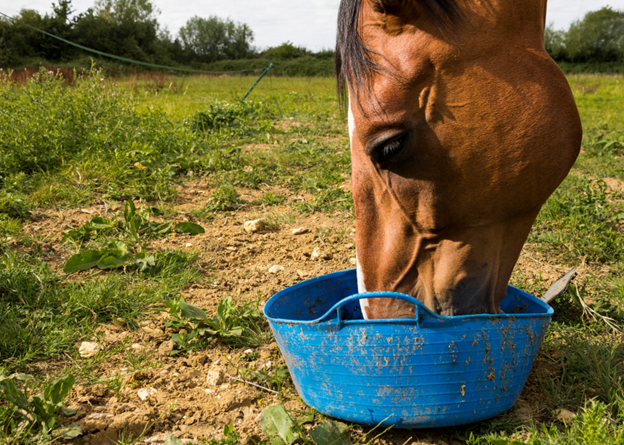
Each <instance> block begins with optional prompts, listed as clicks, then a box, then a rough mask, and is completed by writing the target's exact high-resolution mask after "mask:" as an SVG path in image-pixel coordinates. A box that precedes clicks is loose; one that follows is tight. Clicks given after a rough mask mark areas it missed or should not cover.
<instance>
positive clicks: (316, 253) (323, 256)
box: [310, 247, 332, 260]
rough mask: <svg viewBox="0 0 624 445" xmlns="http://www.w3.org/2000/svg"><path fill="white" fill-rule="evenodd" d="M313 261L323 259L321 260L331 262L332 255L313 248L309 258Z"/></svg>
mask: <svg viewBox="0 0 624 445" xmlns="http://www.w3.org/2000/svg"><path fill="white" fill-rule="evenodd" d="M310 258H312V259H313V260H318V259H323V260H331V259H332V254H331V253H329V252H325V251H324V250H322V249H320V248H318V247H315V248H314V250H313V251H312V255H311V256H310Z"/></svg>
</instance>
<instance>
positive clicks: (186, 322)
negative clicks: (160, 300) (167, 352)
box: [165, 296, 271, 354]
mask: <svg viewBox="0 0 624 445" xmlns="http://www.w3.org/2000/svg"><path fill="white" fill-rule="evenodd" d="M258 304H259V302H258V301H256V302H252V303H247V304H245V305H243V306H235V305H234V304H233V303H232V297H226V298H224V299H222V300H221V301H220V302H219V306H218V308H217V314H216V315H215V317H214V318H213V319H212V320H211V319H209V318H208V316H207V315H206V312H205V311H204V310H203V309H201V308H198V307H197V306H193V305H190V304H188V303H186V301H184V298H183V297H182V296H180V297H178V298H167V299H166V300H165V305H166V307H167V312H168V313H169V316H170V317H171V320H170V321H168V322H167V323H166V324H165V326H167V327H172V328H174V329H177V330H178V332H177V333H176V334H174V335H173V336H172V340H173V341H174V342H175V343H176V345H177V346H178V349H177V350H175V351H174V352H173V354H177V353H179V352H190V351H194V350H198V349H203V348H204V347H205V346H206V344H208V343H209V342H210V341H212V339H213V337H216V338H219V340H220V341H221V342H223V343H224V344H226V345H228V346H230V347H233V348H234V347H252V348H253V347H258V346H261V345H263V344H266V343H268V342H269V341H270V338H271V337H270V333H269V331H268V330H267V329H266V321H265V320H264V317H263V316H262V315H261V314H260V311H259V310H258Z"/></svg>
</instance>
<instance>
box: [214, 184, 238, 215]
mask: <svg viewBox="0 0 624 445" xmlns="http://www.w3.org/2000/svg"><path fill="white" fill-rule="evenodd" d="M243 203H244V201H243V200H242V199H241V197H240V195H239V193H238V192H237V191H236V188H235V187H234V186H233V185H232V184H231V183H224V184H221V185H220V186H219V187H218V188H217V189H216V190H215V191H214V192H213V193H212V195H210V198H209V199H208V202H207V203H206V208H207V209H208V210H210V211H213V212H224V211H227V210H236V209H238V208H239V207H240V206H241V205H242V204H243Z"/></svg>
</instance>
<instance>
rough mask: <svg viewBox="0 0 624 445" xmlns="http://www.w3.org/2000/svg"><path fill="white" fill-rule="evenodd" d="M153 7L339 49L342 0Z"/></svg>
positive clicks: (163, 19) (87, 0)
mask: <svg viewBox="0 0 624 445" xmlns="http://www.w3.org/2000/svg"><path fill="white" fill-rule="evenodd" d="M52 1H53V0H0V11H1V12H4V13H5V14H9V15H15V14H16V13H18V12H19V10H20V9H22V8H25V7H27V8H30V9H36V10H38V11H40V12H42V13H44V12H51V10H52V8H51V6H50V5H51V4H52ZM517 1H523V0H517ZM93 3H94V1H93V0H73V5H74V8H75V9H76V12H77V13H80V12H83V11H85V10H86V9H87V8H89V7H90V6H92V5H93ZM153 3H154V4H155V5H156V6H157V7H158V8H159V9H160V11H161V15H160V16H159V22H160V23H161V25H165V26H167V27H168V28H169V30H170V31H171V32H172V34H174V35H175V34H177V32H178V30H179V29H180V27H181V26H182V25H184V24H185V23H186V21H187V20H188V19H189V18H191V17H193V16H194V15H198V16H200V17H208V16H210V15H217V16H219V17H222V18H227V17H229V18H231V19H232V20H234V21H238V22H244V23H247V24H248V25H250V26H251V29H252V30H253V31H254V33H255V37H256V39H255V42H254V44H255V45H256V46H258V47H260V48H265V47H267V46H276V45H280V44H281V43H283V42H285V41H287V40H289V41H291V42H293V43H294V44H295V45H299V46H304V47H307V48H309V49H312V50H315V51H318V50H320V49H323V48H333V47H334V42H335V36H336V13H337V11H338V4H339V0H153ZM603 6H611V7H613V8H614V9H620V10H624V0H609V1H604V0H549V1H548V19H547V20H548V22H549V23H550V22H554V24H555V27H556V28H558V29H561V28H567V27H568V26H569V25H570V23H571V22H572V21H574V20H576V19H578V18H581V17H583V15H584V14H585V13H586V12H588V11H592V10H596V9H599V8H601V7H603Z"/></svg>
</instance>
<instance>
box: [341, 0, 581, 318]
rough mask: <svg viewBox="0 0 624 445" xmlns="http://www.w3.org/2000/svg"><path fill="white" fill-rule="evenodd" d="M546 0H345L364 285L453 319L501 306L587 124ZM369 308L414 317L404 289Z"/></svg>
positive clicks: (347, 87) (345, 84)
mask: <svg viewBox="0 0 624 445" xmlns="http://www.w3.org/2000/svg"><path fill="white" fill-rule="evenodd" d="M545 19H546V0H523V1H517V0H342V1H341V3H340V7H339V14H338V30H337V44H336V71H337V79H338V92H339V96H340V97H341V102H342V103H343V104H344V106H345V107H348V127H349V137H350V143H351V161H352V179H351V180H352V193H353V199H354V206H355V226H356V235H355V237H356V259H357V277H358V290H359V292H365V291H394V292H401V293H404V294H408V295H411V296H413V297H415V298H417V299H418V300H420V301H421V302H422V303H424V304H425V305H426V306H427V307H428V308H429V309H431V310H432V311H434V312H436V313H438V314H441V315H447V316H454V315H466V314H479V313H488V314H496V313H501V311H500V308H499V304H500V302H501V300H502V299H503V298H504V297H505V295H506V291H507V285H508V282H509V280H510V278H511V274H512V271H513V269H514V266H515V264H516V262H517V260H518V258H519V256H520V252H521V250H522V247H523V245H524V243H525V241H526V238H527V236H528V234H529V231H530V229H531V226H532V224H533V222H534V221H535V218H536V217H537V215H538V213H539V211H540V208H541V207H542V205H543V204H544V203H545V202H546V200H547V199H548V197H549V196H550V195H551V194H552V193H553V192H554V190H555V189H556V188H557V187H558V186H559V184H560V183H561V182H562V181H563V179H564V178H565V177H566V175H567V174H568V172H569V171H570V169H571V167H572V165H573V164H574V162H575V160H576V158H577V156H578V153H579V150H580V144H581V138H582V128H581V122H580V118H579V114H578V110H577V108H576V104H575V102H574V98H573V96H572V93H571V91H570V87H569V85H568V82H567V80H566V77H565V75H564V74H563V72H562V71H561V69H560V68H559V67H558V66H557V64H556V63H555V62H554V61H553V60H552V59H551V58H550V57H549V55H548V53H547V52H546V50H545V49H544V29H545ZM361 308H362V312H363V315H364V317H365V318H369V319H379V318H413V317H415V308H414V305H412V304H410V303H406V302H404V301H402V300H396V299H389V298H375V299H373V298H371V299H368V300H362V301H361Z"/></svg>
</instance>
